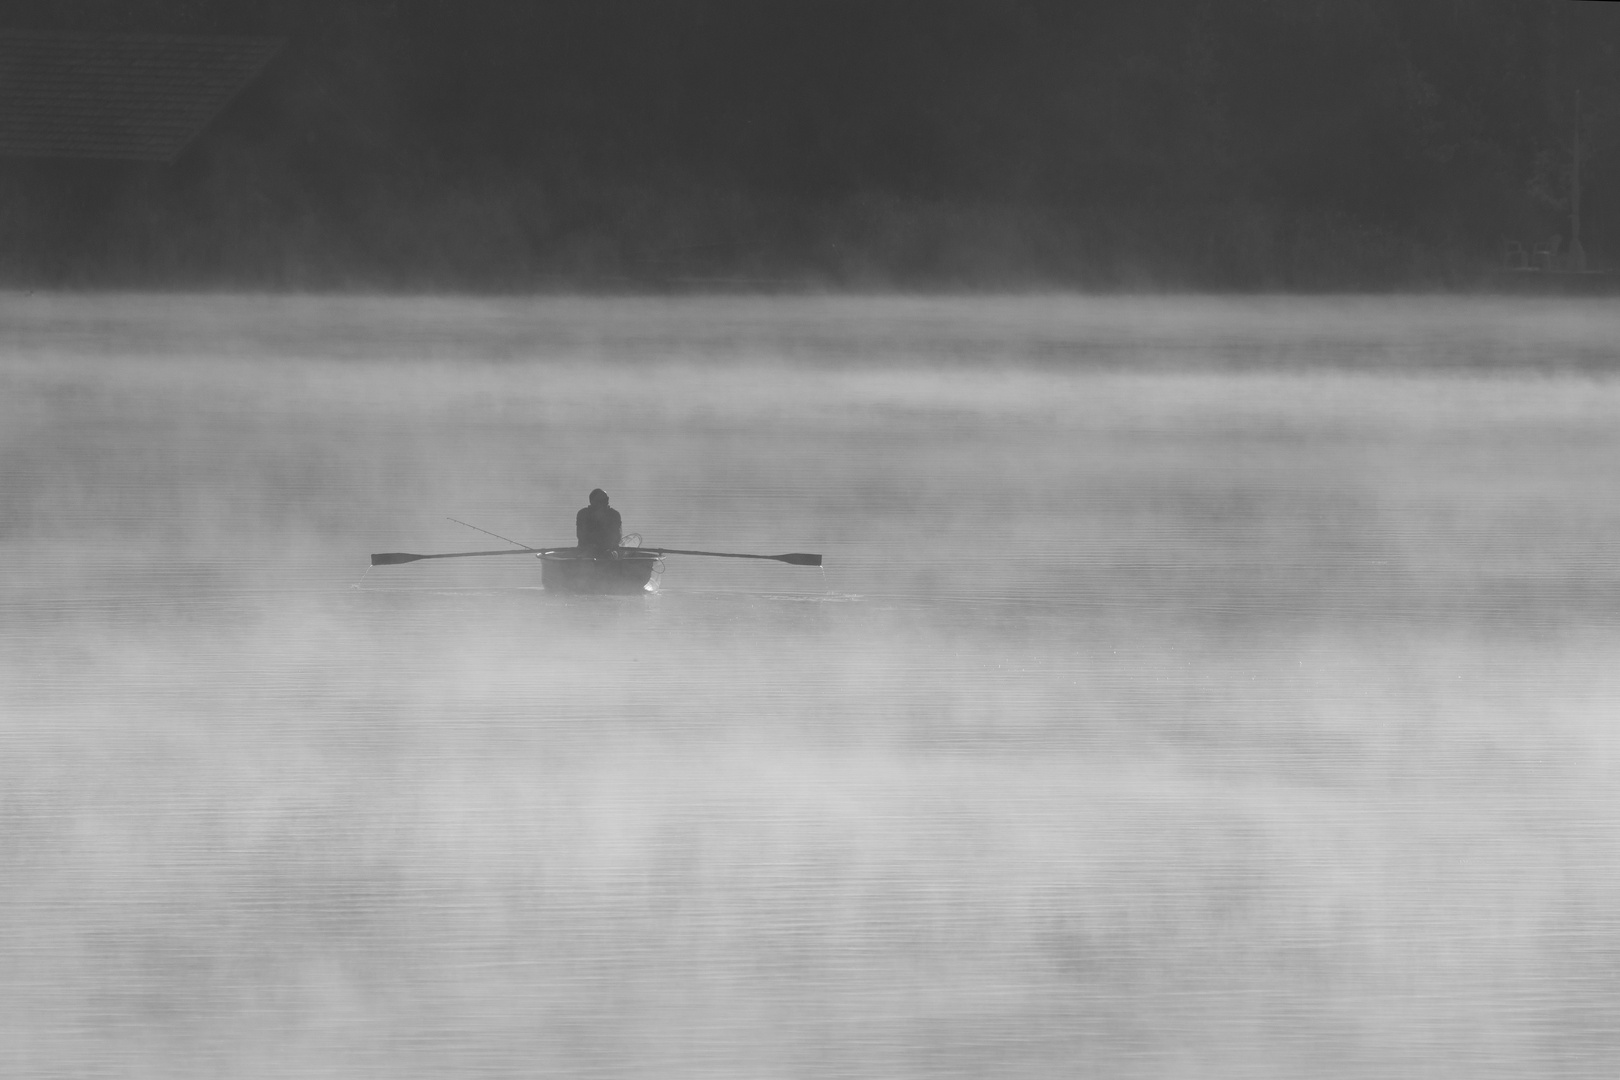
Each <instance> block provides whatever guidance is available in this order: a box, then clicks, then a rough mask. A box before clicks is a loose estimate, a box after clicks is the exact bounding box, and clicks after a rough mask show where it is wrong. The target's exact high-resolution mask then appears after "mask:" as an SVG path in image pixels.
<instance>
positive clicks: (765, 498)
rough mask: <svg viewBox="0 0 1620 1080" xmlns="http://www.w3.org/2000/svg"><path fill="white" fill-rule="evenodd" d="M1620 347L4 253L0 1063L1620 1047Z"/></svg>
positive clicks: (1285, 1055) (472, 1068) (685, 1069)
mask: <svg viewBox="0 0 1620 1080" xmlns="http://www.w3.org/2000/svg"><path fill="white" fill-rule="evenodd" d="M1617 343H1620V313H1617V312H1616V309H1615V308H1614V306H1613V305H1612V304H1610V303H1606V302H1601V301H1591V302H1580V301H1532V300H1503V299H1393V298H1389V299H1333V298H1323V299H1266V298H1258V299H1256V298H1249V299H1199V298H1187V299H1177V298H1129V297H1123V298H1121V297H1116V298H1089V299H1088V298H1078V297H1031V298H1003V299H962V298H949V297H934V298H891V299H883V298H833V297H825V298H814V297H801V298H730V299H706V298H668V299H639V300H608V299H585V298H574V299H567V298H562V299H547V300H515V299H514V300H452V299H439V298H423V299H368V298H313V297H311V298H285V297H284V298H255V297H233V296H195V297H163V298H156V297H147V296H134V295H131V296H93V297H92V296H9V297H3V298H0V450H3V457H0V555H3V559H0V604H3V608H0V610H3V613H4V614H3V616H0V859H3V863H0V865H3V866H4V873H3V875H0V1013H3V1014H4V1015H5V1016H7V1017H8V1018H9V1019H8V1023H7V1024H6V1027H5V1031H4V1033H3V1034H0V1074H3V1075H7V1076H64V1077H65V1076H74V1077H97V1076H119V1077H131V1076H134V1077H176V1076H179V1077H189V1076H196V1077H225V1076H230V1077H238V1076H240V1077H250V1076H300V1077H304V1076H309V1077H315V1076H332V1077H338V1076H341V1077H360V1076H368V1077H369V1076H376V1077H390V1078H396V1077H424V1078H425V1077H445V1076H478V1077H506V1076H511V1077H520V1076H521V1077H534V1076H557V1077H563V1076H567V1077H578V1076H613V1077H618V1076H624V1077H633V1076H634V1077H641V1076H645V1077H657V1078H673V1077H692V1078H700V1077H701V1078H713V1077H738V1078H744V1077H747V1078H757V1077H767V1076H780V1077H799V1076H805V1077H808V1076H815V1077H837V1076H847V1077H874V1078H875V1077H885V1078H888V1077H902V1076H909V1077H956V1076H960V1077H964V1078H965V1077H982V1076H991V1075H994V1076H1022V1077H1048V1076H1051V1077H1057V1076H1065V1077H1072V1076H1099V1077H1103V1076H1106V1077H1169V1076H1187V1077H1193V1076H1196V1077H1240V1076H1241V1077H1255V1076H1274V1077H1279V1078H1280V1077H1300V1076H1323V1077H1368V1078H1372V1077H1378V1078H1387V1077H1391V1076H1457V1077H1470V1078H1475V1077H1491V1076H1501V1077H1524V1076H1559V1077H1600V1076H1607V1075H1610V1074H1611V1072H1612V1068H1613V1061H1614V1060H1615V1059H1616V1057H1617V1055H1620V1020H1617V1017H1620V982H1617V981H1616V980H1615V978H1614V974H1615V962H1616V959H1617V958H1620V857H1617V856H1620V796H1617V794H1616V792H1617V790H1620V788H1617V783H1616V781H1617V780H1620V734H1617V728H1616V726H1615V720H1616V715H1617V711H1620V665H1616V664H1615V662H1614V658H1615V656H1616V654H1617V649H1616V647H1617V645H1620V564H1617V562H1616V536H1617V535H1620V383H1617V382H1616V380H1615V378H1614V372H1615V371H1616V370H1617V368H1620V344H1617ZM598 486H600V487H603V488H605V489H606V490H607V491H608V492H609V493H610V495H611V496H612V499H613V504H614V505H615V506H616V507H618V508H619V509H620V511H621V512H622V513H623V515H624V522H625V528H626V530H627V531H630V532H635V533H639V534H640V535H641V536H642V537H643V538H644V540H645V543H646V544H647V545H649V546H661V547H680V548H700V549H706V550H722V551H740V552H758V553H763V554H779V553H784V552H795V551H804V552H819V553H822V554H823V555H824V556H825V560H826V564H825V566H824V568H822V569H814V568H806V567H797V566H786V565H781V564H777V563H772V562H747V561H740V560H706V559H699V558H687V557H680V556H671V557H670V558H669V559H668V560H667V563H666V568H665V573H664V574H663V576H662V579H661V584H660V588H659V590H658V592H657V593H656V594H653V595H649V596H646V597H602V598H597V597H567V596H559V595H556V594H550V593H547V592H545V591H543V590H541V589H540V587H539V585H540V582H539V568H538V566H537V565H536V564H535V562H534V560H532V559H530V558H528V557H514V558H491V559H466V560H444V561H437V562H423V563H414V564H410V565H404V566H390V567H376V568H372V567H370V566H368V558H367V557H368V555H369V554H370V553H371V552H379V551H412V552H420V553H429V552H444V551H464V550H482V549H487V548H490V547H498V546H500V543H499V542H498V541H492V540H491V539H490V538H489V537H486V536H481V535H480V534H478V533H476V532H473V531H471V530H470V529H467V528H465V527H463V526H460V525H457V524H454V523H453V522H451V521H449V520H447V519H448V518H451V517H454V518H459V519H461V520H463V521H466V522H470V523H472V524H474V525H477V526H480V527H482V528H485V529H489V530H492V531H494V532H496V533H500V534H502V535H504V536H508V537H512V538H513V539H516V540H520V541H523V542H525V543H533V544H559V543H568V542H570V541H571V531H570V530H571V528H572V518H573V514H574V512H575V510H576V509H578V508H579V507H580V506H583V505H584V503H585V496H586V493H587V492H588V491H589V490H590V489H591V488H593V487H598Z"/></svg>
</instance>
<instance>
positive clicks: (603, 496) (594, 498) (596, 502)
mask: <svg viewBox="0 0 1620 1080" xmlns="http://www.w3.org/2000/svg"><path fill="white" fill-rule="evenodd" d="M591 505H592V506H606V505H607V492H605V491H603V490H602V489H601V488H595V489H593V490H592V491H591Z"/></svg>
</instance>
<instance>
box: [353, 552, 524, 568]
mask: <svg viewBox="0 0 1620 1080" xmlns="http://www.w3.org/2000/svg"><path fill="white" fill-rule="evenodd" d="M550 550H552V549H551V548H512V549H510V550H507V551H452V552H449V553H447V554H444V555H412V554H411V553H410V552H408V551H385V552H382V553H381V554H379V555H373V556H372V557H371V565H372V566H396V565H398V564H399V563H408V562H415V561H416V560H418V559H465V558H467V557H469V556H472V555H538V554H539V553H540V552H542V551H550Z"/></svg>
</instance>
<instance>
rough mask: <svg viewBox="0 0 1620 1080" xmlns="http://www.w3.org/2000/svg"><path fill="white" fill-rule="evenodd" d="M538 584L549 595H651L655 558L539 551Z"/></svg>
mask: <svg viewBox="0 0 1620 1080" xmlns="http://www.w3.org/2000/svg"><path fill="white" fill-rule="evenodd" d="M538 558H539V560H540V584H541V585H542V586H544V587H545V588H546V590H547V591H549V592H564V593H589V594H595V595H604V594H605V595H619V596H634V595H635V594H637V593H644V592H651V591H652V585H650V584H649V582H651V580H652V575H653V570H654V569H655V568H656V567H657V566H658V562H659V559H658V556H657V555H653V554H651V553H646V554H643V553H641V552H638V551H636V550H635V549H633V548H631V549H622V548H621V549H620V550H619V551H618V552H616V553H614V554H613V555H601V556H595V555H587V554H585V553H583V552H581V551H580V550H579V549H578V548H558V549H557V550H555V551H547V552H543V553H542V554H540V555H539V556H538Z"/></svg>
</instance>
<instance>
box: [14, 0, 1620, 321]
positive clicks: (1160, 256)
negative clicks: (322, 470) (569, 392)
mask: <svg viewBox="0 0 1620 1080" xmlns="http://www.w3.org/2000/svg"><path fill="white" fill-rule="evenodd" d="M0 26H4V27H14V28H40V29H44V28H56V29H72V30H91V31H162V32H181V33H209V34H232V33H235V34H267V35H277V36H284V37H286V38H287V39H288V43H287V47H286V48H285V49H284V51H283V52H282V53H281V54H280V56H279V57H278V58H277V60H276V61H275V62H274V63H273V64H272V66H271V67H270V68H269V69H268V70H267V71H266V73H265V74H264V75H263V76H262V77H261V78H260V79H259V80H258V81H257V82H256V83H255V84H254V85H253V86H252V87H251V88H250V89H249V91H248V92H246V93H245V94H244V95H242V96H241V97H240V98H239V99H238V100H237V101H236V103H235V104H233V106H232V107H231V108H230V109H229V110H228V111H227V112H226V113H225V114H224V115H222V116H221V117H220V118H219V119H218V120H216V121H215V123H214V124H213V125H212V126H211V127H210V128H209V129H208V131H207V132H206V133H205V134H204V136H203V137H202V138H201V139H200V140H199V141H198V142H196V143H195V144H193V146H192V147H191V148H190V149H189V150H188V151H187V152H186V154H185V155H184V156H183V157H182V158H181V159H180V160H179V161H178V162H176V163H175V164H173V165H171V166H153V165H127V164H107V163H64V162H46V161H16V160H11V161H0V230H3V231H0V237H3V240H4V242H3V243H0V280H4V281H5V282H6V283H8V284H11V285H13V286H27V287H33V286H36V285H38V286H58V287H60V286H69V287H75V286H85V287H88V286H107V285H111V286H128V285H140V286H176V287H181V286H185V287H195V286H214V285H217V286H223V287H233V288H237V287H246V288H265V287H268V288H368V289H369V288H384V289H390V288H397V289H473V290H508V289H514V290H515V289H529V288H535V287H540V288H557V287H584V288H597V287H600V288H608V289H614V288H625V287H629V288H641V287H652V288H657V287H661V286H665V285H671V284H676V285H679V284H694V283H695V284H699V285H702V284H720V285H724V284H725V283H727V282H782V283H792V284H803V285H812V286H815V285H826V286H834V287H856V288H862V287H896V286H898V287H908V288H925V289H926V288H960V287H987V286H988V287H1015V288H1019V287H1034V286H1043V285H1060V286H1071V285H1077V286H1083V287H1104V288H1109V287H1120V288H1141V287H1199V288H1239V289H1243V288H1279V287H1280V288H1295V289H1319V288H1347V287H1349V288H1392V287H1433V286H1446V285H1450V286H1466V285H1469V284H1471V283H1474V282H1477V281H1479V280H1480V279H1481V277H1482V275H1483V274H1484V272H1485V271H1486V269H1487V268H1488V267H1490V266H1493V265H1495V264H1497V263H1498V262H1499V261H1500V251H1501V246H1502V243H1503V241H1504V239H1506V238H1514V239H1518V240H1520V241H1521V242H1523V243H1525V244H1526V245H1527V246H1528V244H1530V243H1531V242H1534V241H1538V240H1543V239H1545V238H1546V237H1547V236H1549V235H1552V234H1562V235H1564V236H1565V237H1567V235H1568V233H1569V224H1568V190H1569V172H1570V141H1571V134H1572V127H1573V121H1574V101H1575V91H1576V90H1577V89H1580V90H1581V91H1582V92H1583V95H1584V102H1585V109H1584V115H1585V122H1584V127H1583V131H1584V132H1585V141H1586V146H1587V153H1588V159H1587V162H1586V166H1585V168H1584V170H1583V177H1584V195H1585V197H1584V200H1583V219H1584V227H1583V239H1584V241H1585V245H1586V249H1587V252H1588V255H1589V257H1590V258H1591V259H1592V261H1593V262H1594V263H1595V264H1596V265H1600V266H1605V265H1610V264H1611V263H1610V260H1611V257H1613V256H1620V204H1617V203H1620V165H1617V163H1616V155H1617V154H1620V72H1617V66H1620V65H1617V63H1616V61H1617V56H1616V46H1617V44H1620V5H1614V4H1599V3H1574V2H1569V0H1223V2H1219V3H1217V2H1210V0H1155V2H1152V3H1145V4H1127V3H1118V2H1114V3H1087V2H1084V0H1066V2H1057V0H1053V2H1046V0H1018V2H1015V0H1002V2H997V0H979V2H958V0H395V2H384V0H319V2H316V0H307V2H306V0H287V2H282V3H264V2H260V0H220V2H201V0H194V2H187V0H134V2H130V0H120V2H112V0H94V2H92V0H81V2H62V0H52V2H49V3H45V2H32V3H18V2H12V3H0Z"/></svg>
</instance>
